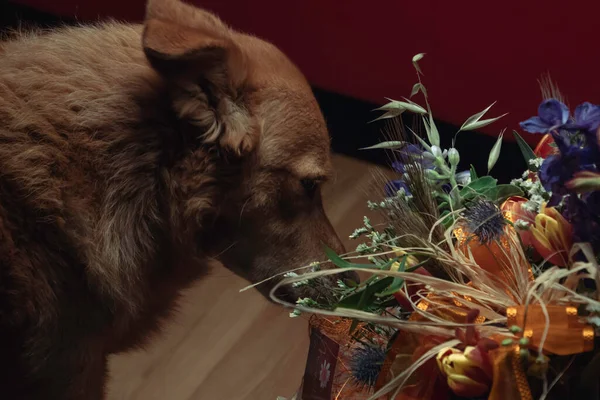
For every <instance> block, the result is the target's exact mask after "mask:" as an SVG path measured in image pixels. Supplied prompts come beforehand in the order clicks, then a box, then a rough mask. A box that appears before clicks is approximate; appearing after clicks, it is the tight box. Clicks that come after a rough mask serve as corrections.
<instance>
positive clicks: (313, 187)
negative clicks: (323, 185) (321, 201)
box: [300, 179, 319, 197]
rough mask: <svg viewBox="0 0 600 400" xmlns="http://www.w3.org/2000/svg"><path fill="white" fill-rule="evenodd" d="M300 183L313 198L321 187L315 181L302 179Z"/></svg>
mask: <svg viewBox="0 0 600 400" xmlns="http://www.w3.org/2000/svg"><path fill="white" fill-rule="evenodd" d="M300 183H301V184H302V187H303V188H304V191H305V192H306V194H307V195H308V196H309V197H313V196H314V195H315V192H316V191H317V188H318V187H319V182H318V181H317V180H315V179H302V180H300Z"/></svg>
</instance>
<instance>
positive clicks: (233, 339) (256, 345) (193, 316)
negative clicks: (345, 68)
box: [108, 155, 373, 400]
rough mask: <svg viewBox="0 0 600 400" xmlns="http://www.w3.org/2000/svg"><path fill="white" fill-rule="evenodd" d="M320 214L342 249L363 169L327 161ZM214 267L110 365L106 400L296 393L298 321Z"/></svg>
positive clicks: (304, 337)
mask: <svg viewBox="0 0 600 400" xmlns="http://www.w3.org/2000/svg"><path fill="white" fill-rule="evenodd" d="M334 166H335V168H336V171H337V174H336V179H335V180H334V182H332V184H331V185H329V186H328V187H327V188H326V189H325V190H324V198H325V204H326V210H327V212H328V215H329V216H330V219H331V221H332V224H333V225H334V227H335V228H336V229H337V231H338V233H339V234H340V237H341V238H342V240H343V241H344V243H345V245H346V246H347V248H348V249H349V250H350V249H354V248H355V247H356V243H355V242H353V241H351V240H350V239H348V235H349V234H350V233H352V231H353V230H354V229H355V228H357V227H359V226H360V225H361V222H362V217H363V215H365V214H366V213H367V212H368V211H367V209H366V200H367V195H366V191H367V190H368V189H369V185H370V183H371V182H372V176H373V170H372V168H373V167H371V166H370V165H369V164H366V163H364V162H360V161H357V160H354V159H351V158H348V157H344V156H339V155H336V156H334ZM246 285H247V282H245V281H244V280H242V279H241V278H239V277H237V276H235V275H234V274H232V273H231V272H229V271H228V270H226V269H225V268H223V267H221V266H216V267H215V268H214V270H213V271H212V273H211V274H210V275H209V276H208V277H207V278H206V279H205V280H203V281H202V282H200V283H198V284H197V285H195V286H194V287H193V288H192V289H190V290H189V291H188V292H187V293H186V296H185V297H184V300H183V302H182V304H181V307H180V311H179V313H178V315H177V316H176V317H175V318H174V319H173V321H172V322H171V323H170V324H169V325H168V326H167V327H166V329H165V332H164V334H163V335H162V336H161V337H159V338H157V340H155V341H154V342H153V344H152V345H151V346H150V347H149V348H148V349H147V350H146V351H140V352H135V353H129V354H124V355H118V356H113V357H112V358H111V360H110V368H109V370H110V375H111V381H110V383H109V396H108V398H109V400H159V399H160V400H165V399H168V400H201V399H202V400H204V399H211V400H263V399H264V400H275V399H276V398H277V396H279V395H281V396H290V395H291V394H292V393H294V392H295V390H296V389H297V388H298V386H299V384H300V380H301V378H302V373H303V372H304V365H305V362H306V352H307V350H308V325H307V320H306V319H305V318H296V319H291V318H289V316H288V311H286V310H284V309H282V308H280V307H278V306H275V305H273V304H271V303H269V302H267V301H266V300H265V299H264V298H262V296H260V295H259V294H258V293H257V292H255V291H246V292H243V293H239V289H240V288H243V287H244V286H246Z"/></svg>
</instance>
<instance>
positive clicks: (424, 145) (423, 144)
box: [408, 128, 431, 151]
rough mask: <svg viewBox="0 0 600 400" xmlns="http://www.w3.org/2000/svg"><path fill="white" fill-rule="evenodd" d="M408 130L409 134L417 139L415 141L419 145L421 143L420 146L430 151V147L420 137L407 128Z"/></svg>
mask: <svg viewBox="0 0 600 400" xmlns="http://www.w3.org/2000/svg"><path fill="white" fill-rule="evenodd" d="M408 130H409V131H410V133H412V134H413V135H414V136H415V137H416V138H417V140H418V141H419V143H421V145H422V146H423V147H424V148H425V150H427V151H431V146H430V145H429V144H428V143H427V142H426V141H424V140H423V139H422V138H421V136H419V135H417V133H416V132H415V131H413V130H412V129H410V128H408Z"/></svg>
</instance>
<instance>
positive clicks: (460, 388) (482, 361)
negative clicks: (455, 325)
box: [436, 346, 492, 398]
mask: <svg viewBox="0 0 600 400" xmlns="http://www.w3.org/2000/svg"><path fill="white" fill-rule="evenodd" d="M436 361H437V364H438V367H439V369H440V371H441V372H442V374H443V375H444V376H445V377H446V380H447V383H448V386H449V387H450V389H452V391H453V392H454V393H455V394H456V395H457V396H460V397H469V398H470V397H479V396H482V395H484V394H485V393H487V392H488V391H489V390H490V387H491V384H492V379H491V377H492V371H491V368H492V367H491V363H490V360H489V358H488V356H487V353H485V352H483V351H481V349H479V348H478V347H473V346H467V347H466V348H465V351H464V352H463V351H460V350H458V349H454V348H445V349H443V350H441V351H440V352H439V353H438V355H437V357H436Z"/></svg>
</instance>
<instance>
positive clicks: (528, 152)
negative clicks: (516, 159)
mask: <svg viewBox="0 0 600 400" xmlns="http://www.w3.org/2000/svg"><path fill="white" fill-rule="evenodd" d="M513 135H514V137H515V140H516V141H517V145H519V150H521V154H523V158H524V159H525V162H526V163H527V165H528V166H529V160H533V159H534V158H536V156H535V153H534V152H533V150H532V149H531V147H529V144H528V143H527V142H526V141H525V139H523V138H522V137H521V135H519V134H518V133H517V131H513Z"/></svg>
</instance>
